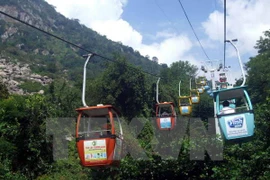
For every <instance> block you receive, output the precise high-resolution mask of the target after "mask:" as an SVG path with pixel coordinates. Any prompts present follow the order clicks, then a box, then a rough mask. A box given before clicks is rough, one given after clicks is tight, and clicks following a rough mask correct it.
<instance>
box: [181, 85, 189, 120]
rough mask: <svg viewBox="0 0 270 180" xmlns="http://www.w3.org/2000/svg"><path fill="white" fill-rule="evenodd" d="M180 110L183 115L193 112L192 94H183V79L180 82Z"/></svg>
mask: <svg viewBox="0 0 270 180" xmlns="http://www.w3.org/2000/svg"><path fill="white" fill-rule="evenodd" d="M179 111H180V114H181V115H182V116H187V115H190V114H191V113H192V102H191V97H190V96H181V81H180V82H179Z"/></svg>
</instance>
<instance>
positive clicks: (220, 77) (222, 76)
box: [219, 73, 227, 83]
mask: <svg viewBox="0 0 270 180" xmlns="http://www.w3.org/2000/svg"><path fill="white" fill-rule="evenodd" d="M219 82H221V83H222V82H227V77H226V74H225V73H220V74H219Z"/></svg>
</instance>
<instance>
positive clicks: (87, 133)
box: [76, 54, 123, 168]
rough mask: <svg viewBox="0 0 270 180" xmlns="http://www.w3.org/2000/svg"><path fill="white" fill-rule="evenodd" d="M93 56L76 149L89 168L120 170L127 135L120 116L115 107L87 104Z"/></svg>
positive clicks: (88, 56) (79, 112)
mask: <svg viewBox="0 0 270 180" xmlns="http://www.w3.org/2000/svg"><path fill="white" fill-rule="evenodd" d="M91 57H92V54H89V55H87V60H86V62H85V65H84V77H83V91H82V102H83V105H84V107H81V108H78V109H76V111H77V112H78V117H77V123H76V145H77V150H78V154H79V158H80V160H81V164H82V165H83V166H85V167H93V168H100V167H110V166H118V165H119V164H120V160H121V152H122V145H123V131H122V127H121V123H120V120H119V117H118V114H119V112H118V111H117V109H116V108H114V107H113V106H112V105H103V104H99V105H97V106H90V107H89V106H87V105H86V103H85V84H86V65H87V63H88V61H89V60H90V58H91Z"/></svg>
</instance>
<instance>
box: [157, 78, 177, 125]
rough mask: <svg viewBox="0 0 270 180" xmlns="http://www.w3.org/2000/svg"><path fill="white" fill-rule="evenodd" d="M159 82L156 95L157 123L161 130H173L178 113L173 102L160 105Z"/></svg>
mask: <svg viewBox="0 0 270 180" xmlns="http://www.w3.org/2000/svg"><path fill="white" fill-rule="evenodd" d="M159 80H160V78H158V81H157V89H156V91H157V94H156V101H157V104H156V123H157V126H158V128H159V129H160V130H172V129H173V128H174V126H175V125H176V112H175V109H174V103H173V102H163V103H160V102H159V100H158V84H159Z"/></svg>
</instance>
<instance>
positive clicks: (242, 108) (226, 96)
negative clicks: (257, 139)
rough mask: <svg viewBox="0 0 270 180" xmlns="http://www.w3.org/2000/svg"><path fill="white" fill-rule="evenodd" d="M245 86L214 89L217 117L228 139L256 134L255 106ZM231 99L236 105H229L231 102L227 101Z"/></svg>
mask: <svg viewBox="0 0 270 180" xmlns="http://www.w3.org/2000/svg"><path fill="white" fill-rule="evenodd" d="M245 88H246V87H245V86H242V87H241V86H240V87H234V88H231V89H222V90H218V91H214V100H215V102H216V109H217V118H218V122H219V126H220V128H221V131H222V134H223V135H224V137H225V139H226V140H233V139H242V138H247V137H251V136H253V134H254V128H255V125H254V113H253V107H252V104H251V101H250V98H249V95H248V93H247V91H246V89H245ZM230 100H231V102H235V105H231V107H227V106H230V105H229V103H230V102H226V101H230ZM222 103H223V106H221V104H222ZM224 106H226V107H224ZM221 108H223V109H221Z"/></svg>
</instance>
